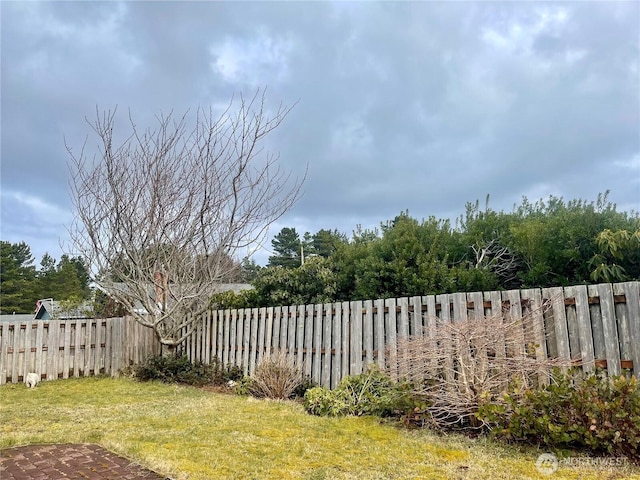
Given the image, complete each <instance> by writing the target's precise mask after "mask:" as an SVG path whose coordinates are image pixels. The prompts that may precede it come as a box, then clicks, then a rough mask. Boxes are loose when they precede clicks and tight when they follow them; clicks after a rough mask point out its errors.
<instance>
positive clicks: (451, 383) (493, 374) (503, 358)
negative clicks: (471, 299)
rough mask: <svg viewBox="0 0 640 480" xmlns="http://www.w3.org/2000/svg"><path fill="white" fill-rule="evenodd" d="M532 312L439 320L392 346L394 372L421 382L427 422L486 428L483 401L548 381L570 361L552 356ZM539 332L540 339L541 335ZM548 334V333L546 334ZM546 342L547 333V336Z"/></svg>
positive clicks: (419, 389) (419, 387) (419, 391)
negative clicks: (479, 414)
mask: <svg viewBox="0 0 640 480" xmlns="http://www.w3.org/2000/svg"><path fill="white" fill-rule="evenodd" d="M530 318H531V313H529V314H527V315H525V316H524V318H511V317H510V316H508V315H506V316H505V315H495V316H489V317H485V316H482V317H480V318H478V317H475V318H469V319H468V320H464V321H460V322H455V321H454V322H443V321H441V320H440V319H435V322H433V323H435V328H431V329H430V330H428V331H425V332H423V334H421V335H413V336H409V337H405V338H399V339H398V341H397V342H396V344H394V345H389V346H388V347H387V348H388V349H393V350H394V352H396V353H395V354H394V355H390V356H389V355H388V356H387V358H394V359H396V362H394V363H393V364H390V365H388V368H389V369H390V371H391V373H392V375H395V376H398V375H400V376H404V377H407V378H408V379H410V380H411V381H412V382H414V384H415V387H414V388H415V392H414V393H415V394H416V395H419V396H421V397H423V398H424V399H425V400H426V404H427V405H428V407H427V410H426V412H422V413H424V414H425V417H423V420H424V421H426V422H427V423H430V424H432V425H433V426H435V427H442V428H445V427H453V426H457V427H463V428H480V427H482V425H480V424H479V421H478V420H477V418H476V416H475V413H476V412H477V411H478V406H479V405H480V404H481V402H483V401H488V400H491V399H495V398H497V397H498V396H499V395H500V394H501V393H502V392H504V391H505V390H506V389H507V386H514V385H515V386H516V388H519V389H522V391H524V390H525V389H527V388H531V387H533V386H535V385H537V384H542V383H547V382H548V381H549V380H550V378H551V371H552V368H553V367H567V366H570V364H571V361H570V360H561V359H552V358H548V357H547V355H546V354H544V352H543V350H542V348H541V345H540V333H541V332H540V331H539V329H538V331H537V332H536V329H535V328H534V327H533V322H531V321H529V320H530ZM536 335H537V338H538V342H536V341H535V340H532V339H535V338H536ZM542 335H544V334H542ZM542 341H543V342H544V336H543V337H542Z"/></svg>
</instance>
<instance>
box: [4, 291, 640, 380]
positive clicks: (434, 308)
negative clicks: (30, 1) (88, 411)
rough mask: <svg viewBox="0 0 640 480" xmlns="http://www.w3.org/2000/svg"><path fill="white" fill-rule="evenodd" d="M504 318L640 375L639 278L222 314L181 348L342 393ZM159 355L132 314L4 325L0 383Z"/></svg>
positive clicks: (567, 355) (531, 338)
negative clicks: (284, 360) (281, 362)
mask: <svg viewBox="0 0 640 480" xmlns="http://www.w3.org/2000/svg"><path fill="white" fill-rule="evenodd" d="M498 314H507V315H509V316H511V317H512V318H518V319H522V324H523V327H525V328H523V342H525V344H533V345H535V355H536V356H538V357H540V356H548V357H557V358H562V359H571V360H574V361H576V362H580V363H581V364H582V365H583V369H585V370H592V369H593V368H595V367H600V368H605V369H607V371H609V372H611V373H613V374H618V373H620V372H621V369H623V368H624V369H631V370H632V371H633V372H634V373H635V375H636V376H638V375H639V374H640V282H627V283H617V284H600V285H590V286H585V285H581V286H572V287H564V288H562V287H554V288H544V289H528V290H510V291H502V292H500V291H496V292H473V293H453V294H442V295H426V296H417V297H409V298H389V299H379V300H365V301H352V302H335V303H327V304H322V305H295V306H283V307H269V308H250V309H240V310H214V311H209V312H207V313H205V314H204V315H203V316H202V317H201V318H198V319H197V320H196V324H195V326H196V328H195V329H194V331H193V332H192V334H191V335H190V336H189V337H187V340H186V341H185V343H184V344H183V345H182V346H181V349H182V352H183V353H186V354H187V355H188V356H189V358H190V359H191V361H195V360H200V361H203V362H205V363H210V362H211V361H212V360H213V358H214V357H216V356H217V357H218V358H219V359H220V360H221V361H222V362H223V363H224V364H228V363H231V364H234V365H238V366H241V367H242V368H243V370H244V372H245V373H247V374H251V373H253V372H254V371H255V368H256V366H257V365H258V364H259V363H260V362H261V361H262V359H263V358H264V357H265V355H267V354H268V353H269V352H274V351H276V350H281V351H285V352H286V353H287V354H288V355H290V356H291V358H292V359H293V360H294V362H295V363H296V364H297V365H299V366H300V367H301V368H302V370H303V372H304V373H305V374H306V375H309V376H310V377H311V379H312V380H313V381H315V382H317V383H319V384H320V385H325V386H330V387H335V386H336V385H337V383H338V382H339V381H340V379H341V378H343V377H344V376H346V375H351V374H358V373H361V372H363V371H364V370H365V369H366V368H367V366H368V365H369V364H372V363H377V364H378V365H379V366H381V367H382V368H385V367H386V366H387V365H388V364H389V363H390V362H389V360H393V356H394V355H395V353H396V352H394V351H393V349H391V350H390V351H386V350H385V347H387V346H389V345H393V344H394V343H395V342H396V341H397V340H398V339H399V338H402V337H406V336H408V335H428V333H429V331H430V329H433V328H434V325H435V324H436V323H437V322H444V323H448V322H454V323H455V322H461V321H464V320H466V319H469V318H474V317H482V316H491V315H498ZM527 336H528V337H527ZM158 353H160V344H159V342H158V341H157V339H156V338H155V336H154V335H153V333H152V331H151V329H149V328H146V327H143V326H141V325H140V324H138V323H137V322H135V321H134V320H133V319H132V318H110V319H97V320H95V319H82V320H48V321H42V320H38V321H36V320H34V321H28V322H2V323H0V384H4V383H7V382H13V383H16V382H20V381H22V379H23V378H24V375H25V373H28V372H36V373H39V374H40V375H41V378H43V379H48V380H52V379H57V378H69V377H79V376H89V375H94V374H107V375H115V374H117V372H118V371H119V370H120V369H121V368H123V367H125V366H128V365H132V364H136V363H139V362H140V361H142V360H143V359H144V358H146V357H147V356H148V355H150V354H158ZM387 355H389V356H390V357H391V358H386V356H387Z"/></svg>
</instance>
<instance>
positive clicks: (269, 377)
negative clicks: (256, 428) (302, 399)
mask: <svg viewBox="0 0 640 480" xmlns="http://www.w3.org/2000/svg"><path fill="white" fill-rule="evenodd" d="M251 380H252V382H251V384H250V385H249V392H250V393H251V394H252V395H254V396H256V397H266V398H274V399H281V400H285V399H287V398H291V397H292V396H293V393H294V392H295V390H296V388H297V387H298V386H299V385H300V384H301V383H302V371H301V370H300V369H299V368H298V367H296V366H295V365H294V363H293V359H291V358H290V357H289V356H288V355H286V354H285V353H284V352H280V351H278V352H276V353H273V354H271V355H270V356H269V357H266V358H265V359H264V360H263V361H262V362H261V363H260V365H258V366H257V368H256V371H255V373H254V374H253V376H252V377H251Z"/></svg>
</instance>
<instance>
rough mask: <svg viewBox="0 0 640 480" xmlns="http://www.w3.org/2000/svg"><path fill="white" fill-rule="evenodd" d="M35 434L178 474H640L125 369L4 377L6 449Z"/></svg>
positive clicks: (0, 431)
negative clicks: (321, 413)
mask: <svg viewBox="0 0 640 480" xmlns="http://www.w3.org/2000/svg"><path fill="white" fill-rule="evenodd" d="M38 443H97V444H100V445H101V446H103V447H105V448H107V449H108V450H111V451H113V452H115V453H117V454H119V455H122V456H125V457H127V458H130V459H131V460H135V461H136V462H138V463H140V464H142V465H143V466H145V467H148V468H151V469H153V470H155V471H157V472H159V473H161V474H163V475H166V476H168V477H171V478H173V479H215V478H238V479H242V478H255V479H269V478H274V479H280V478H284V479H286V478H305V479H324V478H326V479H391V478H394V479H409V478H420V479H442V478H450V479H501V478H503V479H513V478H523V479H525V478H534V479H548V478H551V479H554V480H556V479H578V478H580V479H590V478H592V479H596V478H597V479H599V480H602V479H623V478H624V479H627V478H637V479H640V469H638V468H632V467H631V466H624V467H620V466H618V467H609V468H606V467H597V466H591V465H586V464H588V463H591V462H589V461H585V460H584V458H581V459H578V460H579V461H578V463H580V466H563V465H562V462H561V466H560V468H559V469H558V470H557V471H556V472H555V473H553V474H551V475H544V474H542V473H540V472H539V471H538V469H537V468H536V459H537V458H538V456H539V455H540V454H541V453H545V452H546V450H544V449H540V450H537V449H535V448H530V449H518V448H515V447H508V446H504V445H501V444H498V443H494V442H490V441H488V440H486V439H475V440H473V439H467V438H465V437H462V436H458V435H449V436H446V437H442V436H438V435H435V434H433V433H431V432H429V431H427V430H406V429H404V428H399V427H396V426H394V425H392V424H384V423H381V421H380V420H378V419H375V418H321V417H314V416H311V415H307V414H306V413H305V412H304V410H303V408H302V407H301V406H300V405H299V404H296V403H294V402H276V401H263V400H255V399H252V398H246V397H238V396H233V395H225V394H220V393H213V392H210V391H205V390H201V389H197V388H193V387H180V386H175V385H164V384H161V383H153V382H152V383H138V382H136V381H133V380H130V379H127V378H120V379H112V378H84V379H70V380H58V381H52V382H43V383H41V384H40V385H39V386H38V387H37V388H35V389H32V390H29V389H27V388H26V387H25V385H23V384H17V385H4V386H2V387H0V448H8V447H12V446H21V445H27V444H38ZM555 453H557V452H555ZM565 455H570V456H571V457H574V458H575V457H578V456H579V457H584V454H580V453H575V452H574V453H570V452H565ZM574 463H575V462H574Z"/></svg>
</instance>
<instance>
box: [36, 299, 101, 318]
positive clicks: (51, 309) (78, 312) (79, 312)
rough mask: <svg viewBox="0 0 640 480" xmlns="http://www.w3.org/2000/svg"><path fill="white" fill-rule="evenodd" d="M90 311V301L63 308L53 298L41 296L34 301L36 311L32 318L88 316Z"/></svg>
mask: <svg viewBox="0 0 640 480" xmlns="http://www.w3.org/2000/svg"><path fill="white" fill-rule="evenodd" d="M90 311H92V307H91V302H83V303H82V304H80V305H78V306H77V307H73V308H64V307H63V306H62V305H61V304H60V302H57V301H55V300H53V298H43V299H40V300H38V301H37V302H36V313H35V315H34V316H33V317H32V318H33V319H34V320H51V319H57V320H67V319H74V318H87V317H88V316H90V314H89V313H88V312H90Z"/></svg>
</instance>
